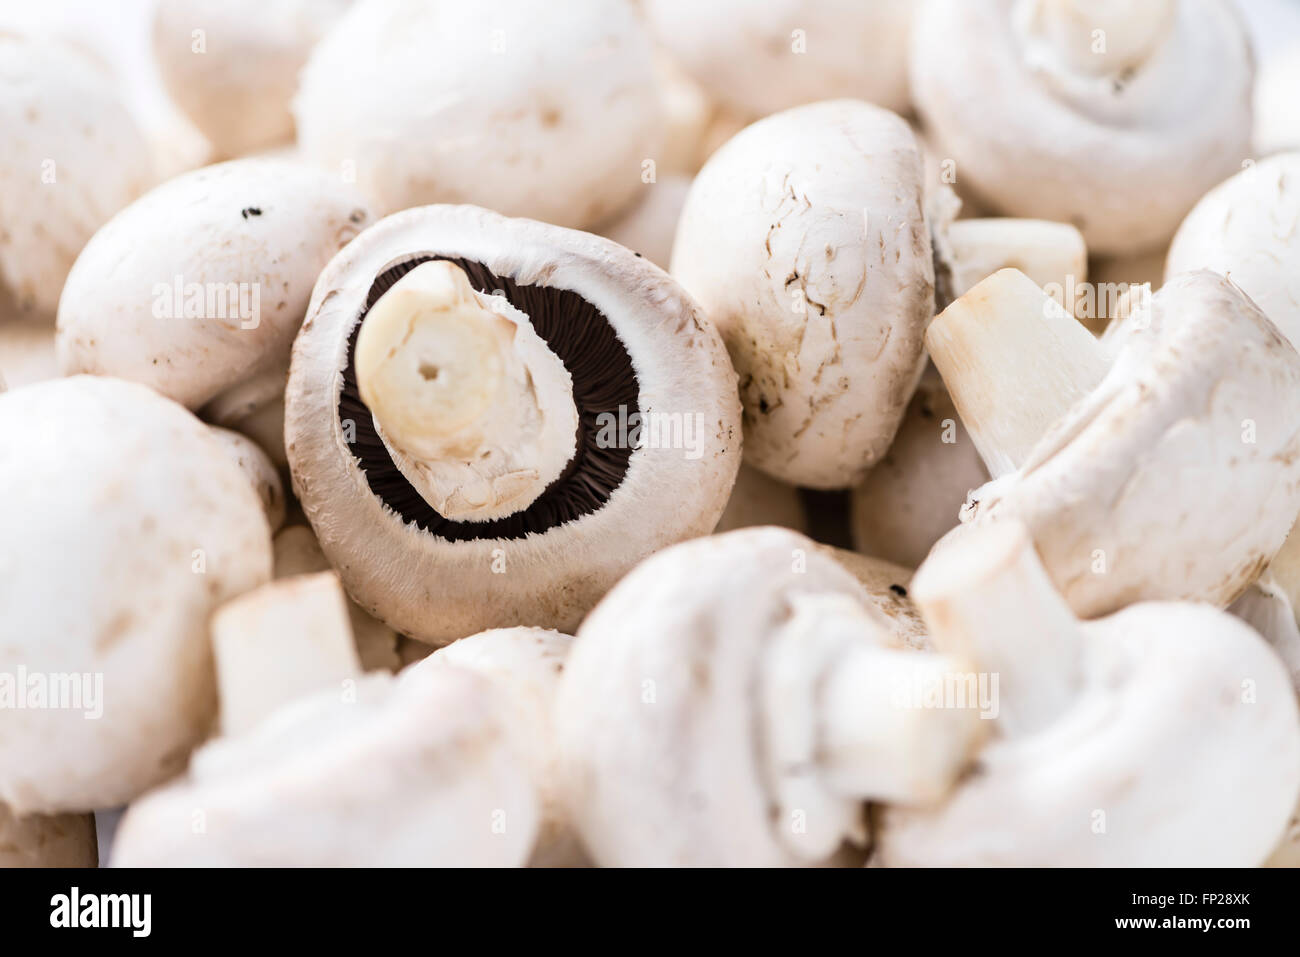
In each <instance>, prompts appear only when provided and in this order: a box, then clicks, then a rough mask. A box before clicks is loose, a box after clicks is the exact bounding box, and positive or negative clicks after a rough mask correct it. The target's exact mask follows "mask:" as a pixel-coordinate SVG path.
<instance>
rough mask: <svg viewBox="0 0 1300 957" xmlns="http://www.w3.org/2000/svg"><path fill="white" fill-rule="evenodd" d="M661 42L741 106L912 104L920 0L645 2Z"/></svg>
mask: <svg viewBox="0 0 1300 957" xmlns="http://www.w3.org/2000/svg"><path fill="white" fill-rule="evenodd" d="M642 8H643V9H644V10H645V13H646V16H647V18H648V20H649V22H650V25H651V27H652V28H653V30H654V33H655V37H656V39H657V40H658V41H659V42H660V43H662V44H663V45H664V46H665V47H666V48H667V49H668V50H669V51H670V52H671V53H672V55H673V57H674V59H675V60H676V61H677V62H678V63H680V64H681V66H682V67H683V68H684V69H685V70H686V71H687V72H688V73H690V74H691V75H692V76H693V77H694V78H695V79H696V80H698V81H699V83H700V84H701V85H702V86H703V87H704V89H705V91H706V92H707V93H708V95H709V96H710V97H711V98H712V99H714V100H717V101H718V102H720V103H722V104H724V105H725V106H726V107H727V108H729V109H730V110H732V111H733V112H735V113H737V114H739V115H741V116H745V117H749V118H757V117H760V116H766V115H768V114H769V113H775V112H777V111H778V110H785V109H789V108H790V107H792V106H800V105H802V104H804V103H812V102H814V101H816V100H829V99H835V98H837V97H852V98H854V99H859V100H866V101H868V102H871V103H875V104H877V105H878V106H883V107H885V108H886V109H889V110H893V111H894V112H896V113H904V112H906V111H907V110H908V107H909V102H908V91H907V46H908V44H907V37H908V31H909V28H910V26H911V20H912V0H767V2H764V3H752V2H748V0H713V2H710V3H696V2H692V0H644V2H643V3H642Z"/></svg>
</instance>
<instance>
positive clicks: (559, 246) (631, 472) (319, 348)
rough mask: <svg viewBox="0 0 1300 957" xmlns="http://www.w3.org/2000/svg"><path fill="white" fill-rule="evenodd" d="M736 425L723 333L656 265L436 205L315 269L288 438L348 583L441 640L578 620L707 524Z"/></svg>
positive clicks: (312, 516) (382, 609) (321, 530)
mask: <svg viewBox="0 0 1300 957" xmlns="http://www.w3.org/2000/svg"><path fill="white" fill-rule="evenodd" d="M426 280H427V282H426ZM372 320H373V323H374V324H373V325H372ZM407 332H410V333H411V335H410V336H409V337H408V336H407V335H406V333H407ZM365 395H369V396H370V399H371V401H372V402H373V403H374V404H372V405H368V404H367V402H366V401H364V400H363V396H365ZM575 412H576V415H577V419H576V421H577V422H578V424H579V425H578V428H577V429H576V430H575V429H574V426H573V423H574V422H575V419H574V418H573V416H574V414H575ZM739 420H740V415H739V408H738V403H737V400H736V385H735V373H734V372H733V371H732V369H731V367H730V364H729V363H728V362H727V357H726V352H725V351H724V349H723V346H722V342H721V340H720V339H719V337H718V334H717V332H716V331H715V330H714V329H713V328H712V326H710V325H709V324H708V323H707V320H705V318H704V317H703V314H702V313H701V312H700V310H699V309H698V307H696V305H695V304H694V303H693V302H692V301H691V300H690V299H689V298H688V297H687V296H686V295H685V294H684V293H683V292H682V290H681V289H680V288H679V287H678V286H677V285H676V284H675V283H673V281H672V280H671V279H670V278H669V277H668V276H667V275H666V274H665V273H664V272H663V271H662V270H660V269H658V268H656V267H654V266H652V265H650V264H649V263H647V262H645V261H644V260H643V259H640V258H638V257H636V256H634V255H633V254H632V253H631V252H629V251H628V250H626V249H623V248H622V247H620V246H618V245H617V244H616V243H612V242H610V241H608V240H605V239H600V238H598V237H595V236H591V235H588V234H586V233H579V232H576V231H573V230H567V229H561V228H559V227H555V226H548V225H545V224H542V223H536V222H531V221H528V220H519V219H506V218H504V217H501V216H498V215H496V214H494V213H490V212H488V211H486V210H482V209H478V208H475V207H471V206H430V207H425V208H421V209H413V210H408V211H406V212H404V213H399V214H397V215H395V216H390V217H388V218H387V219H385V220H383V221H382V222H380V223H378V224H377V225H376V226H374V227H373V228H371V229H369V230H367V231H366V232H365V234H363V235H362V236H361V237H359V238H358V239H357V240H356V241H354V242H353V243H351V244H350V245H349V246H348V247H347V248H345V249H344V250H343V251H342V252H341V253H340V254H339V255H338V256H337V257H336V258H335V259H334V261H333V262H332V263H331V264H330V265H329V267H328V268H326V270H325V271H324V272H323V273H322V274H321V277H320V279H319V281H318V283H317V285H316V290H315V293H314V295H313V299H312V304H311V307H310V309H309V311H308V317H307V320H306V322H305V323H304V325H303V330H302V333H301V334H300V335H299V337H298V340H297V343H296V345H295V347H294V358H293V366H292V370H291V372H290V378H289V388H288V393H287V410H286V424H285V435H286V446H287V448H288V452H289V461H290V466H291V469H292V473H293V481H294V488H295V489H296V491H297V492H298V497H299V499H300V500H301V502H302V506H303V511H304V512H305V514H306V516H307V518H308V519H309V520H310V522H311V523H312V526H313V528H314V529H315V531H316V534H317V537H318V538H319V540H320V544H321V548H322V549H323V550H324V552H325V554H326V556H327V557H328V558H329V560H330V563H331V564H332V565H333V566H334V567H335V568H337V569H339V572H340V574H341V575H342V576H343V581H344V584H345V586H346V587H347V589H348V592H349V593H350V594H351V595H352V597H353V598H354V599H355V600H356V601H357V603H358V604H360V605H361V607H362V608H364V609H366V610H367V611H368V612H371V613H372V614H374V615H375V616H376V617H378V618H380V619H382V620H383V621H385V622H386V623H387V624H388V625H389V626H391V627H392V628H394V629H396V630H397V631H400V632H402V633H403V634H406V635H409V636H411V637H416V638H421V639H424V640H426V641H430V642H433V643H435V644H444V643H446V642H448V641H450V640H452V639H455V638H460V637H464V636H465V635H468V634H473V633H475V632H477V631H482V630H484V629H486V628H489V627H505V626H512V625H524V624H527V625H535V626H538V627H542V626H545V627H555V628H558V629H561V630H563V629H565V628H569V629H571V628H573V627H575V626H576V625H577V623H578V621H579V620H580V619H581V617H582V616H583V615H584V614H585V613H586V611H587V610H588V609H590V608H591V607H592V605H594V604H595V602H596V601H597V600H598V599H599V598H600V596H601V595H602V594H604V592H605V591H606V590H607V589H608V588H609V586H610V585H612V584H613V582H614V581H616V580H617V579H618V577H619V576H620V575H622V574H623V572H625V571H626V570H627V569H628V568H630V567H631V566H632V565H633V564H635V563H636V562H637V561H639V560H640V559H641V558H643V557H644V556H646V555H648V554H649V553H650V552H653V551H655V550H657V549H659V548H661V547H663V546H664V545H666V544H670V543H672V542H675V541H678V540H680V539H682V538H687V537H690V536H692V535H700V534H705V533H707V532H708V531H709V530H711V529H712V528H713V526H714V525H715V524H716V522H717V520H718V517H719V516H720V514H721V512H722V508H723V505H724V503H725V501H726V497H727V493H728V492H729V490H730V488H731V484H732V482H733V481H734V479H735V472H736V468H737V466H738V464H739V458H740V449H739V444H740V421H739ZM575 450H576V453H575ZM557 470H559V471H558V472H557ZM557 476H558V477H557ZM444 509H445V512H444V511H443V510H444Z"/></svg>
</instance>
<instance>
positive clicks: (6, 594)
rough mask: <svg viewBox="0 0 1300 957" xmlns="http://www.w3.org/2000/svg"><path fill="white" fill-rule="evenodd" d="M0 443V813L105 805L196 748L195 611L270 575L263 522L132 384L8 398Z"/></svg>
mask: <svg viewBox="0 0 1300 957" xmlns="http://www.w3.org/2000/svg"><path fill="white" fill-rule="evenodd" d="M0 432H3V434H4V435H5V436H6V441H5V444H4V446H3V448H0V475H3V476H5V479H4V481H5V494H4V495H3V496H0V527H3V528H4V529H5V537H6V543H7V547H6V548H5V549H4V550H2V551H0V607H3V608H4V609H5V614H4V616H3V618H0V675H3V676H7V677H9V678H11V679H12V682H13V683H12V685H11V686H10V688H9V691H10V692H11V693H12V694H14V695H16V696H17V697H18V705H19V706H16V707H8V706H6V707H4V708H0V802H2V803H4V804H7V805H8V806H9V807H10V808H11V809H12V810H13V811H15V812H17V813H20V814H25V813H27V812H31V811H39V812H44V813H49V812H56V811H65V810H90V809H93V808H97V807H108V806H113V805H117V804H121V803H124V802H125V801H127V800H128V799H130V798H132V797H134V796H135V795H136V794H139V793H140V792H141V791H143V790H144V789H145V788H148V787H150V786H152V785H154V784H157V783H158V782H159V781H162V780H165V779H166V778H167V777H169V776H171V775H172V774H175V773H176V772H177V771H178V770H180V768H181V767H183V766H184V763H185V759H186V757H187V755H188V753H189V750H190V748H192V747H193V746H194V745H195V744H197V743H198V742H199V741H200V740H201V739H202V737H203V736H204V735H205V734H206V732H207V728H208V725H209V723H210V721H211V718H212V712H213V704H214V701H213V676H212V662H211V654H210V651H209V647H208V615H209V613H210V612H211V611H212V609H213V608H215V607H216V606H217V605H218V604H219V603H220V602H222V601H224V600H225V599H227V598H231V597H233V596H235V595H238V594H240V593H241V592H243V591H245V590H247V589H249V588H252V587H254V586H256V585H258V584H260V583H261V582H264V581H266V580H267V579H268V578H269V577H270V574H271V543H270V535H269V531H268V528H267V524H266V518H265V517H264V515H263V511H262V506H261V503H260V502H259V501H258V499H257V496H256V495H255V494H254V492H253V489H252V486H251V485H250V484H249V482H248V480H247V479H246V478H245V477H244V475H243V474H242V473H241V472H240V470H239V467H238V466H237V465H236V464H235V462H234V461H233V460H232V459H231V458H230V456H229V455H228V454H227V453H226V451H225V450H224V449H223V448H222V447H221V445H220V444H219V443H218V441H217V440H216V439H214V438H213V437H212V436H211V434H210V433H209V431H208V429H207V428H206V427H205V426H204V425H202V424H201V423H200V422H199V421H198V420H197V419H195V418H194V417H193V416H191V415H190V414H189V413H187V412H186V411H185V410H184V409H182V408H181V407H180V406H178V405H176V404H175V403H172V402H169V401H167V400H165V399H163V398H161V397H160V396H158V395H157V394H156V393H154V392H152V391H150V390H149V389H146V388H144V387H143V386H139V385H135V384H133V383H128V382H121V381H117V380H113V379H107V378H93V377H89V376H77V377H74V378H70V379H55V380H52V381H49V382H41V383H36V384H34V385H28V386H24V387H23V388H21V389H15V390H14V391H12V392H7V393H5V394H4V395H0ZM19 546H21V547H19ZM20 676H25V677H20ZM3 684H4V682H3V681H0V692H2V691H3V690H4V689H3ZM142 689H147V690H142ZM56 701H57V706H54V705H55V702H56ZM52 741H57V742H58V747H51V746H50V742H52Z"/></svg>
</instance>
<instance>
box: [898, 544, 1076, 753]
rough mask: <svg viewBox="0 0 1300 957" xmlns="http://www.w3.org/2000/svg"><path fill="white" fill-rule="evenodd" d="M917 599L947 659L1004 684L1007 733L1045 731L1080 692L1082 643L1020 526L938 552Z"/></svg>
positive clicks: (918, 581)
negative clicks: (962, 662)
mask: <svg viewBox="0 0 1300 957" xmlns="http://www.w3.org/2000/svg"><path fill="white" fill-rule="evenodd" d="M912 597H913V599H914V600H915V601H916V604H917V606H918V607H919V608H920V610H921V614H922V616H923V617H924V618H925V623H926V624H927V625H928V626H929V628H930V635H931V638H932V639H933V640H934V642H935V644H936V645H937V646H938V647H939V648H941V649H942V650H943V651H944V652H946V653H947V654H950V655H955V656H958V657H960V658H963V659H965V660H968V661H973V662H975V663H976V665H977V667H979V668H980V670H981V671H982V672H986V673H988V675H989V677H990V682H989V684H990V687H992V686H993V685H992V680H991V679H992V677H993V676H995V675H996V677H997V682H996V688H997V703H996V707H997V711H998V722H999V727H1000V728H1001V729H1002V731H1003V733H1005V734H1008V735H1019V734H1030V733H1033V732H1034V731H1037V730H1040V729H1042V728H1044V727H1046V726H1047V725H1048V724H1050V723H1051V722H1052V720H1053V719H1054V718H1056V717H1057V716H1058V715H1060V714H1061V713H1062V712H1064V711H1065V710H1066V708H1068V707H1069V705H1070V703H1071V702H1072V701H1073V699H1074V698H1075V696H1076V695H1077V693H1078V691H1079V688H1080V687H1081V684H1082V680H1083V675H1082V670H1083V635H1082V632H1081V631H1080V628H1079V623H1078V621H1077V620H1076V619H1075V617H1074V615H1073V613H1072V612H1071V611H1070V608H1069V606H1068V605H1066V603H1065V601H1064V600H1063V599H1062V598H1061V596H1060V595H1059V594H1058V593H1057V592H1056V590H1055V588H1053V586H1052V583H1051V581H1050V580H1049V579H1048V577H1047V572H1046V571H1045V570H1044V569H1043V565H1042V562H1040V561H1039V559H1038V555H1037V553H1036V552H1035V551H1034V545H1033V542H1032V541H1031V540H1030V538H1029V533H1028V531H1027V530H1026V529H1025V527H1024V526H1023V525H1021V524H1020V523H1018V522H1012V521H1005V522H996V523H994V524H992V525H988V526H984V527H981V528H973V529H971V530H970V531H969V532H968V533H967V534H965V535H962V536H959V537H958V538H957V539H955V540H954V541H953V542H951V543H950V544H948V545H946V546H943V547H940V548H938V549H936V550H935V551H934V552H933V553H932V554H931V556H930V557H929V558H928V559H926V561H925V563H924V564H922V565H921V567H920V569H918V570H917V573H916V576H915V577H914V578H913V579H912Z"/></svg>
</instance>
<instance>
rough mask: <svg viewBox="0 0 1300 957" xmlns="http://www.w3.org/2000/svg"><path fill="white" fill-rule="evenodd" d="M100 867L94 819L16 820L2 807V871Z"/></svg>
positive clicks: (42, 817)
mask: <svg viewBox="0 0 1300 957" xmlns="http://www.w3.org/2000/svg"><path fill="white" fill-rule="evenodd" d="M98 863H99V848H98V844H97V843H96V841H95V819H94V817H93V816H92V815H90V814H55V815H52V816H47V815H44V814H32V815H29V816H27V817H15V816H14V813H13V812H12V811H10V810H9V809H8V808H6V807H4V806H3V805H0V867H95V866H96V865H97V864H98Z"/></svg>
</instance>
